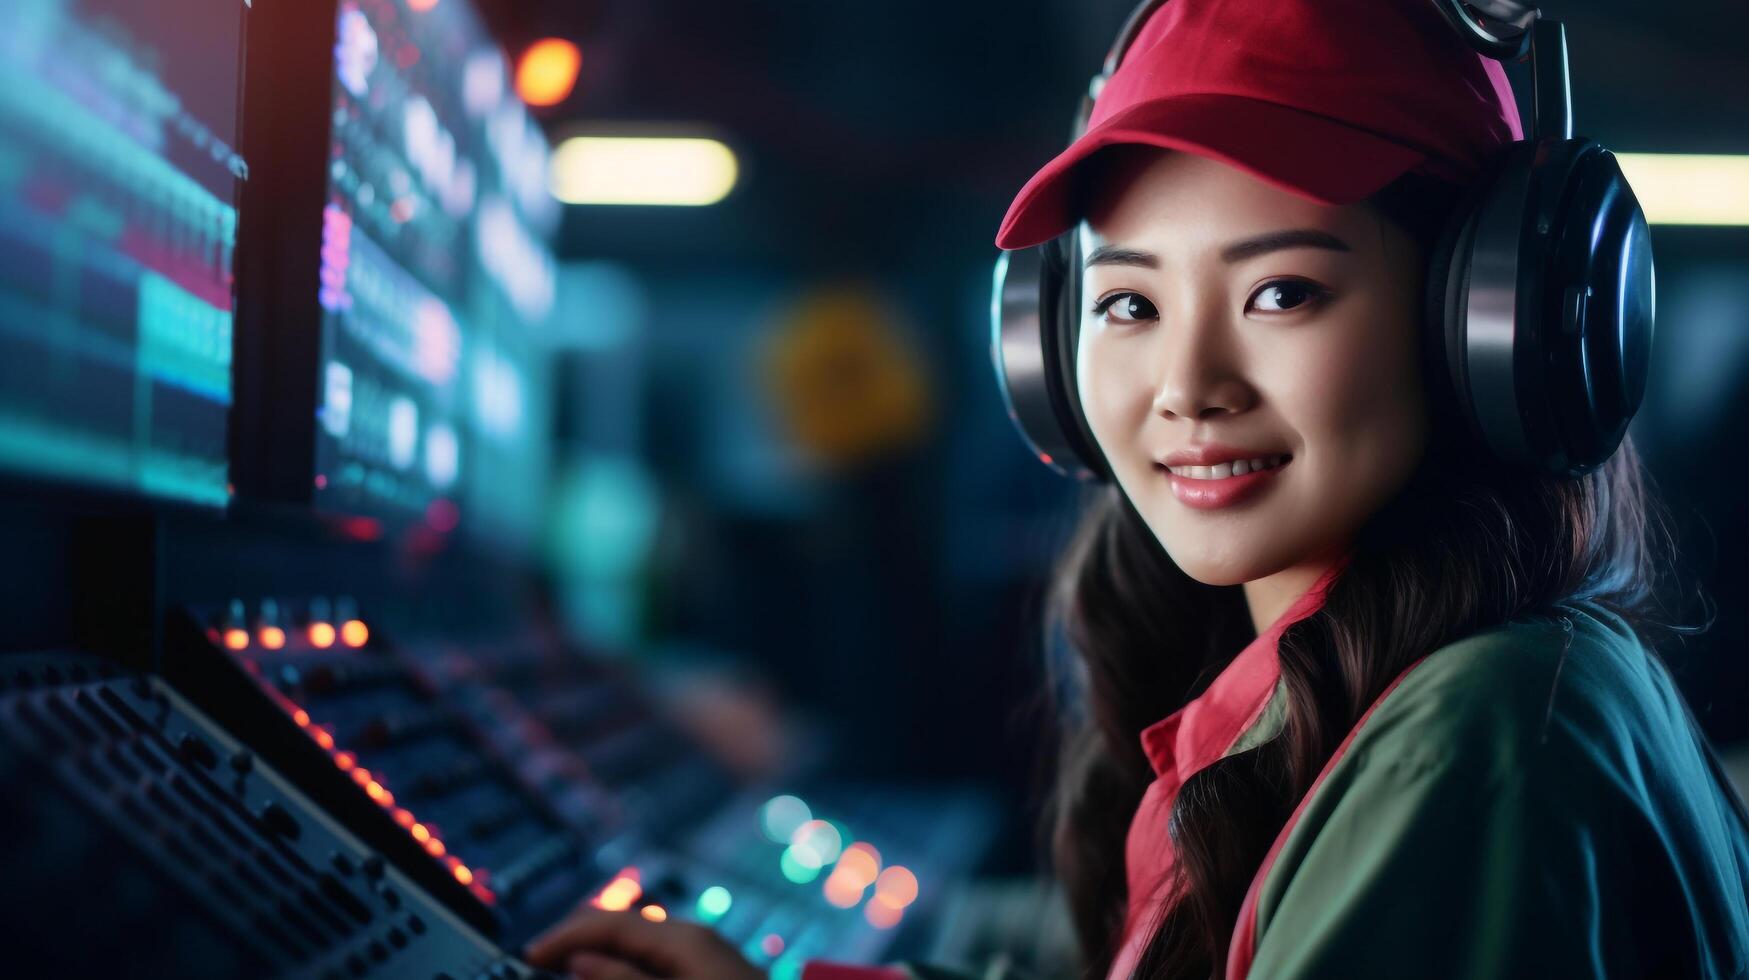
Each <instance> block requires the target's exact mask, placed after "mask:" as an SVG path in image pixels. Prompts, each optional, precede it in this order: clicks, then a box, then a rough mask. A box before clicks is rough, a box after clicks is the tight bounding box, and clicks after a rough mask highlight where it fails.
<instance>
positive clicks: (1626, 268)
mask: <svg viewBox="0 0 1749 980" xmlns="http://www.w3.org/2000/svg"><path fill="white" fill-rule="evenodd" d="M1166 2H1168V0H1143V2H1142V3H1141V5H1140V6H1138V7H1137V8H1136V10H1135V11H1134V12H1133V13H1131V14H1130V17H1129V20H1128V21H1127V22H1126V23H1125V24H1124V27H1123V30H1122V31H1121V32H1120V33H1119V35H1118V39H1117V43H1116V44H1115V45H1114V46H1113V47H1112V49H1111V53H1110V54H1109V55H1107V56H1106V59H1105V64H1104V66H1103V68H1102V70H1101V71H1100V73H1099V74H1098V75H1096V76H1094V78H1093V81H1092V83H1091V84H1090V85H1089V87H1088V92H1087V95H1086V96H1085V97H1084V98H1083V99H1082V101H1081V108H1080V111H1079V112H1078V113H1077V115H1076V119H1075V127H1074V132H1073V135H1072V136H1071V142H1072V141H1073V140H1074V139H1077V138H1079V137H1080V136H1081V134H1082V133H1083V132H1085V130H1086V128H1087V123H1088V119H1089V117H1090V115H1091V114H1092V109H1093V100H1094V99H1095V98H1097V97H1098V95H1099V92H1100V89H1101V88H1103V87H1104V85H1105V83H1106V80H1107V79H1109V78H1110V77H1111V75H1112V73H1113V72H1115V71H1116V70H1117V67H1118V65H1119V64H1120V63H1121V62H1122V60H1123V57H1124V54H1125V52H1127V51H1128V50H1129V47H1130V45H1131V43H1132V42H1133V41H1134V40H1135V37H1136V35H1137V34H1138V33H1139V32H1140V30H1141V27H1142V25H1143V24H1144V23H1146V22H1147V20H1148V18H1149V16H1150V15H1152V14H1153V13H1154V11H1155V10H1157V9H1158V8H1159V7H1161V6H1162V5H1163V4H1165V3H1166ZM1432 2H1433V4H1434V6H1436V7H1437V8H1438V9H1439V11H1440V13H1441V14H1443V15H1444V17H1445V18H1446V20H1447V21H1449V22H1450V23H1451V25H1452V27H1453V28H1454V29H1455V30H1456V31H1457V32H1458V34H1459V35H1460V36H1461V37H1462V38H1463V39H1464V40H1465V41H1466V42H1467V43H1469V44H1470V45H1471V46H1473V47H1474V48H1475V49H1476V50H1478V51H1480V52H1481V53H1482V54H1484V55H1486V56H1488V57H1491V58H1495V59H1497V60H1502V61H1504V60H1508V59H1510V60H1513V61H1520V62H1522V61H1523V60H1524V58H1525V56H1526V52H1527V51H1528V52H1529V57H1530V63H1531V76H1532V81H1533V85H1534V97H1535V98H1534V102H1533V116H1532V128H1531V137H1530V138H1529V139H1525V140H1522V141H1520V142H1518V143H1514V144H1512V145H1511V146H1510V147H1508V148H1506V150H1505V151H1503V152H1502V153H1501V155H1500V156H1499V157H1498V158H1496V160H1495V161H1494V162H1493V163H1492V165H1491V166H1490V167H1489V168H1488V169H1487V170H1486V171H1485V172H1484V173H1482V174H1480V175H1479V176H1478V177H1477V179H1476V181H1475V182H1474V184H1473V185H1472V186H1471V188H1470V189H1469V191H1468V192H1467V193H1466V195H1465V196H1464V197H1463V199H1462V200H1461V201H1460V202H1459V203H1458V205H1457V206H1456V208H1455V209H1454V211H1453V213H1452V215H1451V217H1450V219H1449V220H1448V222H1447V224H1446V227H1445V229H1444V231H1443V232H1442V234H1441V235H1440V236H1439V240H1438V243H1437V244H1436V246H1435V247H1434V249H1433V250H1432V252H1431V253H1430V255H1429V256H1428V261H1429V264H1428V267H1427V289H1426V306H1425V310H1426V323H1427V325H1428V329H1429V330H1432V331H1434V332H1435V333H1434V335H1433V336H1431V337H1429V338H1427V345H1428V348H1429V350H1431V351H1432V352H1433V356H1432V357H1431V361H1432V362H1433V363H1434V364H1435V365H1436V367H1435V368H1434V369H1433V370H1432V371H1431V372H1430V373H1431V374H1433V375H1435V377H1433V378H1431V379H1430V381H1431V382H1432V384H1433V386H1434V388H1435V389H1436V390H1435V391H1434V392H1433V397H1435V398H1437V399H1440V400H1441V401H1442V403H1443V404H1444V405H1446V406H1447V408H1448V410H1450V411H1452V412H1455V414H1456V415H1457V416H1458V417H1460V418H1462V419H1463V420H1465V424H1466V425H1467V426H1468V428H1469V430H1470V432H1471V433H1472V434H1473V435H1474V436H1475V438H1476V439H1477V441H1478V443H1479V444H1480V445H1481V446H1482V447H1483V448H1484V450H1485V451H1486V452H1487V453H1489V454H1490V455H1491V456H1493V457H1494V458H1496V459H1498V460H1500V461H1502V462H1504V463H1507V464H1509V465H1514V466H1518V467H1522V468H1525V469H1529V470H1533V471H1537V472H1542V473H1548V474H1552V475H1557V476H1582V475H1584V474H1586V473H1589V472H1591V471H1592V470H1594V469H1596V468H1597V467H1599V466H1601V465H1603V462H1604V461H1605V460H1607V459H1608V458H1609V457H1610V455H1611V454H1612V453H1614V452H1615V450H1616V447H1618V446H1619V445H1620V444H1621V440H1622V436H1623V435H1624V434H1625V433H1626V432H1627V427H1628V422H1629V420H1631V419H1632V418H1633V415H1634V413H1635V412H1636V411H1637V410H1638V409H1639V406H1640V399H1641V397H1642V395H1643V394H1644V393H1645V387H1646V374H1647V369H1648V366H1649V365H1648V362H1649V360H1650V354H1651V347H1652V320H1653V303H1654V287H1653V274H1652V243H1651V232H1650V229H1649V228H1648V227H1647V225H1646V218H1645V215H1644V214H1643V213H1642V212H1641V210H1640V204H1639V201H1638V200H1637V199H1636V198H1635V197H1634V194H1633V190H1632V188H1630V187H1629V186H1628V182H1627V180H1626V179H1625V178H1624V177H1623V176H1622V173H1621V168H1620V166H1619V165H1618V164H1617V162H1616V159H1615V156H1614V154H1612V153H1610V152H1609V151H1608V150H1606V149H1604V148H1603V147H1602V146H1600V145H1599V144H1598V143H1597V142H1596V141H1594V140H1590V139H1586V138H1584V137H1579V138H1574V136H1573V124H1572V105H1571V99H1572V96H1571V93H1570V90H1569V87H1568V79H1567V40H1566V33H1565V31H1564V30H1563V29H1562V27H1561V24H1560V22H1559V21H1556V20H1552V19H1549V18H1546V17H1543V16H1541V13H1540V12H1539V11H1538V10H1537V9H1536V8H1535V7H1533V6H1527V5H1525V4H1523V3H1521V2H1519V0H1476V2H1474V3H1466V2H1463V0H1432ZM1478 7H1479V8H1482V9H1483V10H1485V11H1486V13H1487V15H1488V17H1487V18H1486V20H1487V24H1486V25H1485V23H1484V16H1483V15H1482V14H1479V13H1477V12H1476V8H1478ZM1077 239H1078V233H1077V231H1076V230H1074V229H1071V230H1070V231H1068V232H1066V233H1064V234H1063V235H1061V236H1059V237H1058V238H1056V239H1054V240H1052V241H1050V242H1046V243H1044V244H1042V245H1038V246H1035V247H1032V248H1026V249H1019V250H1016V251H1013V252H1004V253H1002V255H1001V257H999V258H998V259H997V261H996V275H995V289H994V293H993V297H992V301H991V320H992V324H991V327H992V330H991V357H992V360H993V361H994V363H995V368H996V379H997V382H998V384H999V385H1000V386H1001V388H1002V397H1003V400H1004V401H1005V402H1006V403H1007V406H1008V414H1009V417H1010V418H1011V419H1013V421H1014V424H1015V427H1016V428H1018V429H1019V430H1020V434H1021V437H1022V438H1023V439H1025V440H1026V443H1027V445H1028V446H1030V447H1031V448H1032V450H1033V452H1034V454H1035V455H1037V456H1038V458H1039V459H1040V460H1041V461H1042V462H1044V463H1046V464H1048V465H1049V466H1051V467H1052V468H1053V469H1055V470H1057V471H1058V472H1059V473H1062V474H1064V475H1066V476H1075V477H1078V478H1080V479H1084V480H1108V479H1110V470H1109V468H1108V466H1107V465H1106V462H1105V459H1104V456H1103V455H1102V454H1101V453H1100V450H1099V446H1098V444H1097V442H1095V440H1094V438H1093V433H1092V431H1091V430H1090V429H1089V428H1088V425H1087V419H1086V416H1085V414H1084V413H1083V412H1082V409H1081V398H1080V393H1079V390H1078V389H1077V386H1076V380H1075V351H1076V344H1077V342H1078V339H1079V334H1080V325H1081V308H1080V306H1081V301H1080V295H1079V294H1080V288H1081V247H1080V242H1079V241H1078V240H1077ZM1441 350H1443V355H1444V356H1443V358H1441V357H1440V356H1439V354H1438V352H1439V351H1441ZM1440 368H1443V370H1441V369H1440Z"/></svg>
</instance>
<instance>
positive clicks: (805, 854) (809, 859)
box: [777, 846, 820, 885]
mask: <svg viewBox="0 0 1749 980" xmlns="http://www.w3.org/2000/svg"><path fill="white" fill-rule="evenodd" d="M777 863H778V867H779V868H781V869H782V870H783V876H784V877H785V878H788V879H789V880H791V881H793V882H795V883H796V884H798V885H805V884H807V883H808V882H810V881H813V880H814V879H815V878H818V877H820V855H818V854H815V853H814V852H813V851H812V850H810V849H809V848H805V847H794V846H791V847H786V848H784V849H783V857H781V858H779V859H778V862H777Z"/></svg>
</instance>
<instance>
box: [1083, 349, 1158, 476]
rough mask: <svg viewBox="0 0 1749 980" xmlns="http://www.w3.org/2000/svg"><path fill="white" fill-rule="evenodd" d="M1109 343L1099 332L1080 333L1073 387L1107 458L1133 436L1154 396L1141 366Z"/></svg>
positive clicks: (1146, 415)
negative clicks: (1074, 385) (1079, 396)
mask: <svg viewBox="0 0 1749 980" xmlns="http://www.w3.org/2000/svg"><path fill="white" fill-rule="evenodd" d="M1111 341H1112V338H1111V337H1109V336H1105V335H1102V334H1098V333H1083V334H1082V339H1081V344H1080V347H1079V349H1078V352H1077V355H1076V357H1077V363H1076V384H1077V385H1078V386H1079V388H1080V392H1081V409H1082V411H1083V412H1085V413H1086V415H1087V424H1088V426H1089V427H1090V428H1092V429H1093V435H1094V438H1096V439H1098V440H1099V443H1100V447H1101V448H1102V449H1105V450H1106V454H1107V455H1108V456H1115V455H1118V454H1117V453H1116V452H1114V450H1115V449H1116V448H1117V446H1118V445H1120V443H1121V441H1122V440H1125V439H1127V438H1129V437H1130V436H1132V435H1134V434H1135V433H1136V432H1137V431H1138V427H1139V426H1140V425H1141V423H1142V422H1143V421H1145V420H1146V419H1147V417H1148V406H1149V405H1150V404H1151V403H1152V401H1153V394H1152V392H1151V391H1150V390H1149V388H1148V383H1147V378H1146V377H1145V372H1144V371H1143V367H1144V366H1145V365H1144V363H1143V362H1141V361H1140V360H1139V359H1138V358H1137V357H1135V356H1134V353H1133V352H1132V353H1130V354H1128V355H1126V354H1125V353H1124V351H1123V345H1121V344H1115V343H1112V342H1111Z"/></svg>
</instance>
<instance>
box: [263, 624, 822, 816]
mask: <svg viewBox="0 0 1749 980" xmlns="http://www.w3.org/2000/svg"><path fill="white" fill-rule="evenodd" d="M244 638H245V639H247V636H245V637H244ZM813 818H814V814H813V811H811V810H809V809H808V805H807V804H806V803H803V802H802V801H801V799H800V798H799V797H795V796H774V797H772V798H771V799H769V800H766V801H765V805H764V806H761V807H760V808H759V827H760V829H761V830H763V831H764V832H765V838H766V840H769V841H771V842H772V843H773V844H788V843H789V841H790V838H791V837H792V836H794V835H795V832H796V828H798V827H800V826H801V825H802V824H805V823H807V822H808V821H809V820H812V819H813Z"/></svg>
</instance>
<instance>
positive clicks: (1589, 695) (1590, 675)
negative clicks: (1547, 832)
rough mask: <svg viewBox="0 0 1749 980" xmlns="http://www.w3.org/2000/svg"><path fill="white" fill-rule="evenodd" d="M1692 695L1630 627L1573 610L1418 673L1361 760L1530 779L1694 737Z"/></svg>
mask: <svg viewBox="0 0 1749 980" xmlns="http://www.w3.org/2000/svg"><path fill="white" fill-rule="evenodd" d="M1689 729H1690V726H1689V724H1688V722H1687V712H1686V708H1685V707H1684V706H1683V704H1682V702H1681V695H1680V693H1679V692H1678V691H1677V689H1676V687H1675V685H1674V683H1673V682H1672V681H1671V679H1670V675H1669V673H1668V672H1667V671H1666V670H1664V668H1663V666H1662V663H1661V661H1659V659H1658V657H1657V654H1656V653H1655V652H1654V651H1653V650H1652V649H1651V648H1650V647H1648V646H1647V645H1646V644H1645V643H1643V642H1642V641H1641V639H1640V638H1639V636H1638V634H1637V633H1636V632H1635V631H1634V630H1633V628H1632V627H1631V626H1629V624H1628V623H1627V621H1626V620H1624V619H1623V618H1621V617H1620V616H1619V615H1617V614H1616V613H1614V612H1612V611H1610V610H1608V609H1607V608H1605V607H1603V606H1600V605H1597V604H1595V603H1590V602H1576V601H1575V602H1567V603H1563V604H1560V605H1558V606H1555V607H1553V608H1551V609H1548V610H1545V611H1541V612H1537V613H1532V614H1527V615H1524V616H1521V617H1519V618H1517V619H1514V620H1512V621H1510V622H1506V623H1502V624H1499V625H1497V626H1494V627H1491V628H1488V629H1484V630H1480V631H1477V632H1476V633H1473V634H1471V635H1469V636H1466V637H1463V638H1461V639H1459V640H1456V641H1454V642H1451V643H1448V644H1446V645H1444V646H1442V647H1440V648H1438V649H1436V650H1434V651H1433V652H1432V653H1430V654H1428V655H1427V656H1426V657H1424V658H1423V659H1422V660H1420V661H1419V662H1418V663H1416V664H1415V665H1414V666H1413V667H1412V668H1410V669H1409V670H1408V671H1407V672H1406V673H1405V674H1404V675H1403V677H1402V678H1401V679H1400V680H1399V682H1398V683H1397V685H1396V686H1395V687H1394V688H1393V689H1391V690H1390V691H1389V693H1387V694H1386V695H1385V696H1384V697H1383V698H1382V699H1380V701H1379V702H1378V704H1377V705H1376V706H1375V708H1374V711H1373V713H1372V715H1371V717H1369V718H1368V719H1367V720H1366V721H1365V722H1364V723H1363V724H1362V725H1361V726H1360V727H1359V730H1358V731H1357V732H1356V736H1357V737H1356V741H1355V745H1354V749H1355V750H1356V751H1358V752H1360V753H1362V754H1366V753H1368V752H1377V751H1380V750H1381V749H1383V750H1385V751H1389V752H1391V753H1393V754H1397V753H1399V752H1407V753H1410V754H1414V755H1417V756H1420V757H1422V759H1423V761H1424V762H1425V763H1427V764H1430V765H1432V764H1442V765H1451V766H1458V767H1463V768H1466V769H1473V768H1475V767H1478V766H1481V767H1484V768H1489V769H1496V770H1498V773H1499V774H1501V775H1505V774H1513V775H1516V776H1517V777H1518V778H1527V777H1529V776H1530V775H1532V774H1535V773H1536V772H1537V771H1538V770H1539V769H1541V768H1543V767H1546V766H1554V767H1557V768H1558V769H1559V771H1560V772H1561V773H1563V774H1566V775H1569V776H1576V775H1579V773H1575V772H1573V771H1571V769H1570V766H1571V765H1572V764H1573V763H1574V761H1575V759H1574V756H1575V754H1578V755H1582V756H1585V757H1588V758H1590V759H1591V760H1592V761H1593V762H1604V761H1607V760H1608V759H1609V758H1610V757H1613V756H1619V755H1621V754H1622V753H1625V752H1632V751H1635V746H1640V747H1644V745H1645V744H1646V743H1647V742H1648V741H1650V742H1668V741H1672V740H1689V739H1691V738H1692V737H1693V734H1694V733H1692V732H1691V731H1690V730H1689Z"/></svg>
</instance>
